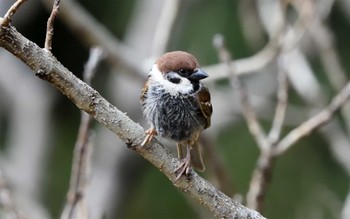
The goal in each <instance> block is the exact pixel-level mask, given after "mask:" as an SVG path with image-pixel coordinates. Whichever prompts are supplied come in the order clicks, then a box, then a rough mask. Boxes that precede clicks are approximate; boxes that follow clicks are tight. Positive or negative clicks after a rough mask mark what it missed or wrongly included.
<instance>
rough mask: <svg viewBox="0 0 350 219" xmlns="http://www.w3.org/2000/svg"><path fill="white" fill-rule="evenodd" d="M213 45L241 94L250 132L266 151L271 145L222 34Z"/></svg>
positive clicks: (217, 36) (215, 38)
mask: <svg viewBox="0 0 350 219" xmlns="http://www.w3.org/2000/svg"><path fill="white" fill-rule="evenodd" d="M213 44H214V47H215V48H216V49H217V52H218V55H219V58H220V60H221V62H222V63H225V64H226V66H227V71H226V72H228V76H229V79H230V82H231V86H232V87H233V88H236V89H237V90H238V92H239V95H240V101H241V107H242V112H243V115H244V118H245V119H246V121H247V124H248V128H249V131H250V132H251V133H252V135H253V136H254V138H255V140H256V142H257V144H258V146H259V148H260V149H261V150H265V149H266V148H267V147H268V145H269V143H268V141H267V137H266V134H265V132H264V130H263V129H262V127H261V125H260V123H259V121H258V119H257V116H256V114H255V112H254V110H253V108H252V106H251V104H250V100H249V96H248V91H247V89H246V87H245V85H244V83H243V82H242V81H241V80H240V78H239V77H237V76H236V73H235V71H234V69H233V67H232V65H231V62H232V57H231V54H230V53H229V52H228V51H227V49H226V47H225V44H224V37H223V36H222V35H221V34H217V35H215V36H214V39H213Z"/></svg>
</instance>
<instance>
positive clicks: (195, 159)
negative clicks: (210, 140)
mask: <svg viewBox="0 0 350 219" xmlns="http://www.w3.org/2000/svg"><path fill="white" fill-rule="evenodd" d="M187 147H191V148H190V158H191V166H192V167H193V168H194V169H196V170H197V171H200V172H203V171H204V170H205V166H204V162H203V158H202V155H201V151H200V145H199V144H198V142H196V143H194V144H193V145H187V144H185V143H178V144H177V153H178V156H179V158H180V159H184V158H185V157H186V155H187Z"/></svg>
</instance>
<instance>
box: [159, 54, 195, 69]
mask: <svg viewBox="0 0 350 219" xmlns="http://www.w3.org/2000/svg"><path fill="white" fill-rule="evenodd" d="M156 64H157V65H158V69H159V71H161V72H163V73H167V72H171V71H177V70H180V69H188V70H194V69H196V68H198V67H199V64H198V61H197V59H196V57H194V56H193V55H192V54H190V53H187V52H183V51H174V52H168V53H165V54H163V55H162V56H161V57H159V59H158V60H157V61H156Z"/></svg>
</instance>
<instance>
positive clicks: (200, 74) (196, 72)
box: [189, 68, 209, 80]
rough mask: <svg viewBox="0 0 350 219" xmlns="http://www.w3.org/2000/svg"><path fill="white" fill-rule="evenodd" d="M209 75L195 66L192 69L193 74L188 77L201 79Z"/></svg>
mask: <svg viewBox="0 0 350 219" xmlns="http://www.w3.org/2000/svg"><path fill="white" fill-rule="evenodd" d="M208 76H209V75H208V74H207V73H206V72H204V71H202V70H201V69H199V68H197V69H195V70H194V72H193V74H192V75H191V76H190V77H189V78H190V79H192V80H202V79H204V78H207V77H208Z"/></svg>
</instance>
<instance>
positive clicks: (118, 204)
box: [0, 0, 350, 219]
mask: <svg viewBox="0 0 350 219" xmlns="http://www.w3.org/2000/svg"><path fill="white" fill-rule="evenodd" d="M13 2H14V1H12V0H0V13H1V16H3V15H4V14H5V13H6V11H7V9H8V8H9V7H10V5H12V4H13ZM52 4H53V1H48V0H31V1H28V2H26V3H25V4H24V5H23V6H22V7H21V8H20V9H19V11H18V13H16V14H15V16H14V19H13V22H12V25H13V26H15V27H16V29H17V30H18V31H19V32H21V33H22V34H23V35H24V36H25V37H27V38H28V39H30V40H32V41H34V42H35V43H37V44H38V45H39V46H41V47H43V45H44V40H45V32H46V22H47V18H48V16H49V14H50V10H51V8H52ZM349 30H350V1H349V0H338V1H334V0H313V1H312V0H306V1H302V0H289V1H288V0H284V1H283V0H281V1H278V0H240V1H239V0H190V1H184V0H182V1H175V0H167V1H159V0H116V1H112V0H100V1H93V0H80V1H73V0H64V1H62V2H61V9H60V15H59V17H58V19H57V20H56V22H55V30H54V32H55V34H54V37H53V46H52V47H53V49H52V52H53V54H54V55H55V56H56V57H57V59H58V60H59V61H60V62H61V63H62V64H63V65H64V66H66V67H67V68H68V69H69V70H71V71H72V72H73V73H74V74H75V75H76V76H78V77H80V78H81V77H82V72H83V71H84V65H85V63H86V61H87V60H88V57H89V50H90V48H91V47H93V46H100V47H101V48H103V49H104V50H105V54H106V58H105V59H104V60H103V61H102V63H101V64H100V65H99V67H98V68H97V70H96V75H95V78H94V79H93V82H92V86H93V87H94V88H95V89H96V90H97V91H98V92H100V93H101V94H102V95H103V96H104V97H106V99H107V100H109V101H110V102H111V103H112V104H114V105H115V106H116V107H117V108H119V109H120V110H122V111H124V112H126V113H127V114H128V116H129V117H130V118H131V119H133V120H134V121H136V122H139V123H140V124H141V125H142V126H143V127H145V128H148V124H147V123H146V122H145V121H144V119H143V116H142V113H141V109H140V104H139V95H140V92H141V89H142V87H143V83H144V81H145V79H146V77H147V72H148V71H149V69H150V68H151V66H152V63H153V61H154V60H155V58H157V57H158V56H159V55H161V54H162V53H164V52H166V51H173V50H184V51H187V52H190V53H192V54H194V55H195V56H196V57H197V58H198V60H199V62H200V64H201V66H202V67H203V68H204V69H205V70H206V71H207V72H208V73H209V75H210V78H208V79H206V80H205V81H204V83H205V84H206V85H207V86H208V87H209V88H210V90H211V94H212V102H213V108H214V115H213V118H212V123H213V124H212V127H210V128H209V129H208V130H206V131H205V132H204V135H203V138H205V139H204V141H203V142H204V143H205V144H204V145H203V146H204V147H203V148H204V150H203V154H204V157H205V164H206V167H207V170H206V171H205V172H204V173H203V174H201V175H202V176H203V177H204V178H206V179H207V180H208V181H210V182H211V183H213V184H214V185H216V186H217V187H218V188H220V190H222V191H223V192H225V193H226V194H227V195H229V196H230V197H234V198H235V199H236V200H241V201H242V203H243V204H245V201H246V198H245V197H246V195H247V192H248V190H249V185H250V181H251V179H252V175H253V171H254V169H255V166H256V164H257V160H258V157H259V154H260V150H259V147H258V146H257V143H256V142H255V140H254V137H253V136H252V135H251V133H250V132H249V129H248V127H247V123H246V122H245V120H244V118H243V117H242V113H241V106H240V102H239V97H238V94H237V90H235V89H233V88H232V87H231V86H230V83H229V80H228V77H227V69H226V68H225V67H223V64H220V62H221V61H220V59H219V58H218V54H217V51H216V49H215V48H214V46H213V37H214V36H215V35H216V34H218V33H220V34H222V35H223V36H224V37H225V40H226V47H227V50H228V51H229V52H230V53H231V55H232V58H233V60H234V61H235V63H236V65H235V67H236V71H237V74H239V76H240V77H241V79H242V80H243V81H244V82H245V84H246V85H247V88H248V93H249V96H250V100H251V103H252V105H253V107H254V110H255V112H256V113H257V117H258V119H259V121H260V122H261V124H262V126H263V128H264V129H265V131H266V132H268V130H269V129H270V127H271V125H272V120H273V118H274V111H275V106H276V102H277V101H276V93H277V88H278V80H277V75H278V72H279V70H280V65H281V62H282V65H283V68H284V69H285V71H287V75H288V80H289V82H290V86H289V89H288V94H289V98H288V109H287V111H286V116H285V120H284V123H283V129H282V133H281V136H282V137H283V136H285V135H286V134H287V133H288V132H289V131H290V130H292V129H293V128H295V127H297V126H298V125H299V124H301V123H302V122H304V121H305V120H307V119H308V118H310V117H311V116H312V115H314V114H315V113H317V112H319V111H320V110H321V109H323V108H324V107H325V106H326V105H327V103H328V102H329V101H330V100H331V98H332V97H333V96H334V95H335V94H337V93H338V92H339V90H340V89H341V88H342V87H343V86H344V85H345V84H346V82H347V81H348V77H349V72H350V62H348V60H349V58H350V57H349V56H350V37H349V35H350V32H349ZM281 42H282V43H281ZM281 51H282V52H281ZM0 106H1V107H0V152H1V153H0V165H1V170H0V171H1V174H0V176H1V177H0V181H1V183H0V194H2V195H4V194H5V195H7V193H6V192H9V191H10V192H11V194H12V201H13V202H14V205H13V206H16V209H17V210H18V211H20V212H21V213H22V214H23V215H24V217H23V218H35V219H40V218H59V217H60V215H61V213H62V211H63V208H64V205H65V202H66V197H67V192H68V188H69V183H70V175H71V166H72V157H73V153H74V145H75V142H76V139H77V134H78V128H79V124H80V111H79V110H78V109H77V108H76V107H75V105H74V104H73V103H71V102H70V101H69V99H68V98H66V97H65V96H64V95H62V94H61V93H59V92H58V91H57V90H55V89H54V88H53V87H52V86H50V85H49V84H48V83H47V82H45V81H42V80H40V79H39V78H37V77H34V76H33V74H32V73H31V72H30V69H29V68H28V67H26V66H25V65H24V64H23V63H22V62H20V61H19V60H17V59H16V58H15V57H14V56H13V55H11V54H9V53H8V52H7V51H5V50H4V49H1V50H0ZM348 108H349V107H348V106H347V105H345V106H344V107H343V108H342V110H341V111H340V112H339V113H337V114H336V116H335V117H334V119H333V120H332V121H331V122H330V123H329V124H328V125H326V126H324V127H323V128H320V129H317V131H315V132H312V133H310V135H309V136H308V137H306V138H303V139H301V140H300V141H298V142H297V143H296V144H295V145H293V146H292V147H291V148H290V149H289V150H287V151H286V152H285V153H283V154H282V155H281V156H278V157H277V158H276V159H275V161H274V165H273V166H272V170H271V175H272V176H271V179H270V181H269V183H268V184H267V188H266V196H265V202H264V206H263V211H262V214H263V215H264V216H265V217H267V218H272V219H274V218H283V219H333V218H334V219H336V218H342V219H349V218H350V195H349V194H350V193H349V176H350V138H349V137H350V132H349V131H350V129H349V127H350V124H349V121H350V120H348V119H347V118H348V117H350V113H349V112H350V111H348V110H347V109H348ZM92 132H93V140H92V144H93V146H92V148H93V150H92V154H91V163H90V168H89V171H88V172H89V173H88V185H87V188H86V196H85V198H86V200H85V201H86V204H87V206H88V207H87V209H88V212H89V214H90V218H213V216H212V215H211V213H210V212H208V211H207V210H206V209H204V208H203V207H202V206H200V205H199V204H197V203H196V202H195V201H194V200H192V199H190V198H188V197H187V196H185V195H184V194H183V193H182V192H180V191H178V190H177V189H176V188H175V187H174V186H173V185H172V183H171V182H170V181H169V180H168V179H167V178H166V177H165V176H164V175H163V174H162V173H161V172H160V171H159V170H157V169H156V168H154V167H153V166H152V165H151V164H149V163H148V162H147V161H145V160H144V159H143V158H142V157H141V156H139V155H137V154H136V153H134V152H133V151H131V150H128V149H127V147H126V145H125V144H123V143H122V142H121V141H120V140H119V139H118V138H117V137H116V136H115V135H113V134H112V133H111V132H110V131H108V130H107V129H106V128H104V127H103V126H102V125H100V124H98V123H96V122H93V125H92ZM166 146H167V147H169V148H170V149H171V150H173V152H174V153H176V150H175V148H174V147H172V145H171V144H169V145H166ZM5 182H6V183H5ZM4 206H5V205H2V208H1V209H0V217H1V218H10V217H9V216H8V214H9V213H8V212H9V211H11V209H6V208H5V207H4Z"/></svg>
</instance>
